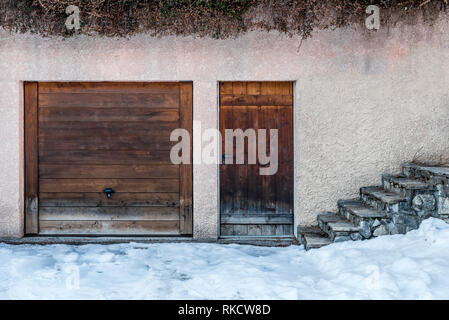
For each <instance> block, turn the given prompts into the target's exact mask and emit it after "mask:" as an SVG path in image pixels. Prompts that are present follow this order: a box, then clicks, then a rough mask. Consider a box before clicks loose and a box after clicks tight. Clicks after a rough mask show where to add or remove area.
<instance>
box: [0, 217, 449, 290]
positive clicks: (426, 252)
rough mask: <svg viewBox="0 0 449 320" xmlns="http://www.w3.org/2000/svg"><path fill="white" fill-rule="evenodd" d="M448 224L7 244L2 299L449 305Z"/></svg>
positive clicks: (1, 265) (0, 255)
mask: <svg viewBox="0 0 449 320" xmlns="http://www.w3.org/2000/svg"><path fill="white" fill-rule="evenodd" d="M448 275H449V224H446V223H444V222H443V221H440V220H436V219H429V220H427V221H425V222H424V223H423V224H422V226H421V228H420V229H419V230H416V231H412V232H410V233H408V234H407V235H405V236H402V235H397V236H386V237H381V238H377V239H375V240H370V241H363V242H345V243H339V244H333V245H331V246H328V247H324V248H322V249H319V250H312V251H309V252H306V251H304V249H303V247H298V246H291V247H288V248H266V247H255V246H243V245H218V244H192V243H181V244H179V243H178V244H175V243H173V244H170V243H166V244H136V243H131V244H118V245H85V246H70V245H47V246H36V245H5V244H0V298H1V299H27V298H29V299H448V298H449V277H448Z"/></svg>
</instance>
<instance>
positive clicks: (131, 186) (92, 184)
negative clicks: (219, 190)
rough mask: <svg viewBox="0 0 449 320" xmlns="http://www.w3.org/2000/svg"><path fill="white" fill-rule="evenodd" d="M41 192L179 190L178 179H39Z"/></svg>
mask: <svg viewBox="0 0 449 320" xmlns="http://www.w3.org/2000/svg"><path fill="white" fill-rule="evenodd" d="M39 186H40V191H41V192H103V190H104V189H105V188H112V189H114V191H115V192H179V180H178V179H39Z"/></svg>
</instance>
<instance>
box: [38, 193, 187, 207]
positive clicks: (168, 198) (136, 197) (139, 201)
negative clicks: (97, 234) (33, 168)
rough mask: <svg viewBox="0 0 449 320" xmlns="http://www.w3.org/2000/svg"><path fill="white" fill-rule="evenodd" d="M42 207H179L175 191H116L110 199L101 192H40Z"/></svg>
mask: <svg viewBox="0 0 449 320" xmlns="http://www.w3.org/2000/svg"><path fill="white" fill-rule="evenodd" d="M39 205H40V206H44V207H149V206H156V207H179V193H177V192H173V193H170V192H163V193H157V192H151V193H146V192H142V193H136V192H132V193H129V192H116V193H114V196H113V197H111V198H110V199H108V198H106V197H105V196H104V193H103V192H40V193H39Z"/></svg>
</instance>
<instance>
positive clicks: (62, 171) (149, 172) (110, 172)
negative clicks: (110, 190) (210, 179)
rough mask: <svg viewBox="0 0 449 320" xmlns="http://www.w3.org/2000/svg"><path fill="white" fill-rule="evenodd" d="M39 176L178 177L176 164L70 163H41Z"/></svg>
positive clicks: (87, 177)
mask: <svg viewBox="0 0 449 320" xmlns="http://www.w3.org/2000/svg"><path fill="white" fill-rule="evenodd" d="M39 177H40V178H41V179H48V178H76V179H89V178H115V179H118V178H136V179H149V178H163V179H178V178H179V168H178V166H177V165H173V164H171V165H101V164H96V165H71V164H41V165H40V166H39Z"/></svg>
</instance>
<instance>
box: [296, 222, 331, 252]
mask: <svg viewBox="0 0 449 320" xmlns="http://www.w3.org/2000/svg"><path fill="white" fill-rule="evenodd" d="M298 238H299V241H300V243H301V244H302V245H304V248H305V249H306V250H310V249H318V248H321V247H324V246H327V245H328V244H331V243H332V241H331V240H330V239H329V237H328V236H327V234H325V233H324V232H323V231H322V230H321V229H320V228H319V227H318V226H312V227H301V226H299V227H298Z"/></svg>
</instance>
